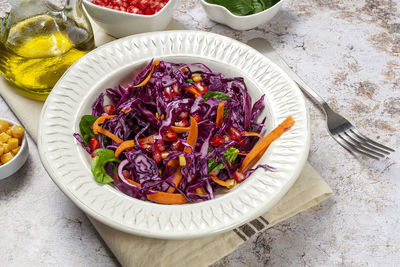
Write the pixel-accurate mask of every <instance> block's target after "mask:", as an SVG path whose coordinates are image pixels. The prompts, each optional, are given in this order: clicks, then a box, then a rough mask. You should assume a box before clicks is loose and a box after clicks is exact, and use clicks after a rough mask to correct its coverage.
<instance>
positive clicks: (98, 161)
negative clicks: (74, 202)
mask: <svg viewBox="0 0 400 267" xmlns="http://www.w3.org/2000/svg"><path fill="white" fill-rule="evenodd" d="M94 153H96V154H97V156H96V157H94V158H92V161H91V171H92V173H93V175H94V178H95V179H96V181H97V182H98V183H101V184H108V183H112V182H114V180H113V178H111V176H110V175H108V174H107V172H106V170H105V169H104V165H105V164H106V163H107V162H117V163H119V162H121V161H120V160H119V159H117V158H116V157H115V156H114V151H112V150H110V149H105V148H99V149H96V150H95V151H94ZM113 169H114V171H115V166H114V165H113Z"/></svg>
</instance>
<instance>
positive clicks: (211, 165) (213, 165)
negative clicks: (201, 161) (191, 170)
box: [208, 158, 225, 173]
mask: <svg viewBox="0 0 400 267" xmlns="http://www.w3.org/2000/svg"><path fill="white" fill-rule="evenodd" d="M224 168H225V165H224V164H223V163H221V162H217V161H216V160H215V158H211V159H209V160H208V172H209V173H210V172H213V171H216V170H222V169H224Z"/></svg>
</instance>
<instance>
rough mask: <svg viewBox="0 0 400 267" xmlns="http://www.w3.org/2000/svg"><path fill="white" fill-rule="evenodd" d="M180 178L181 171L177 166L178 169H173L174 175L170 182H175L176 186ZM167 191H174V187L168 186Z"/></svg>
mask: <svg viewBox="0 0 400 267" xmlns="http://www.w3.org/2000/svg"><path fill="white" fill-rule="evenodd" d="M181 180H182V172H181V168H180V167H179V168H178V169H176V171H175V176H174V179H173V180H172V182H173V183H174V184H175V186H178V185H179V183H180V182H181ZM167 192H168V193H173V192H175V187H173V186H170V187H169V188H168V190H167Z"/></svg>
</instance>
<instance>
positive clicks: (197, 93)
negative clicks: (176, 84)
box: [183, 87, 201, 98]
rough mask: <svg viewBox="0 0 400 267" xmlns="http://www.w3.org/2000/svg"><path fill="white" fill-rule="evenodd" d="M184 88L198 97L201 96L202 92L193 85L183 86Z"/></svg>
mask: <svg viewBox="0 0 400 267" xmlns="http://www.w3.org/2000/svg"><path fill="white" fill-rule="evenodd" d="M183 89H184V90H186V91H188V92H189V93H192V94H193V95H194V96H195V97H196V98H197V97H198V96H201V94H200V93H199V91H197V90H196V89H194V88H193V87H187V88H185V87H184V88H183Z"/></svg>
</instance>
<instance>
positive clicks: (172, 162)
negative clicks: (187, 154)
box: [168, 159, 179, 169]
mask: <svg viewBox="0 0 400 267" xmlns="http://www.w3.org/2000/svg"><path fill="white" fill-rule="evenodd" d="M168 166H171V167H172V169H176V168H178V167H179V161H178V160H177V159H171V160H170V161H168Z"/></svg>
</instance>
